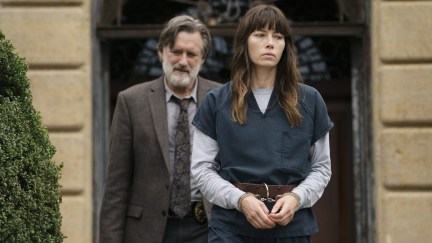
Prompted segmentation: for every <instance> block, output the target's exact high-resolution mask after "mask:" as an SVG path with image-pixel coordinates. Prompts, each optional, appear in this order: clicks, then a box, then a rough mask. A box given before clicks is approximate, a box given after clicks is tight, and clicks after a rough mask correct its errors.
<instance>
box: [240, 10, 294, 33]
mask: <svg viewBox="0 0 432 243" xmlns="http://www.w3.org/2000/svg"><path fill="white" fill-rule="evenodd" d="M248 17H249V19H248V20H247V23H249V27H248V30H249V31H248V32H249V33H252V32H253V31H255V30H261V29H266V28H268V29H270V30H274V31H276V32H278V33H281V34H283V35H284V36H288V35H291V29H290V27H289V23H288V20H287V19H286V17H285V15H284V14H283V13H282V12H281V11H280V10H279V9H276V8H270V7H269V6H268V5H262V6H259V7H258V8H256V11H255V13H251V14H250V15H249V16H248Z"/></svg>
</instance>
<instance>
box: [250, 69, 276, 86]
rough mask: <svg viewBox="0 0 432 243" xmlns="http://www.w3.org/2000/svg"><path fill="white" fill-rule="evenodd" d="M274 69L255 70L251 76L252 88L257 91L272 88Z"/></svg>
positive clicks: (274, 75)
mask: <svg viewBox="0 0 432 243" xmlns="http://www.w3.org/2000/svg"><path fill="white" fill-rule="evenodd" d="M275 78H276V68H272V69H270V70H269V69H268V68H265V69H264V68H261V69H255V72H254V73H253V75H252V86H253V87H255V88H258V89H262V88H270V87H274V84H275Z"/></svg>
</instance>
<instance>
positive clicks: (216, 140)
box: [191, 5, 333, 243]
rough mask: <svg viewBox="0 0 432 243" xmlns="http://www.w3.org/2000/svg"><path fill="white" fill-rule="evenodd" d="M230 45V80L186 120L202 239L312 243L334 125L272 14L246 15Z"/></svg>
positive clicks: (287, 32)
mask: <svg viewBox="0 0 432 243" xmlns="http://www.w3.org/2000/svg"><path fill="white" fill-rule="evenodd" d="M234 40H235V41H234V56H233V60H232V81H231V82H229V83H227V84H225V85H224V86H222V87H220V88H217V89H214V90H212V91H210V92H209V93H208V94H207V96H206V98H205V99H204V101H203V103H202V104H201V106H200V108H199V110H198V111H197V114H196V115H195V118H194V120H193V124H194V126H195V127H196V128H197V129H196V131H195V133H194V139H193V149H192V168H191V170H192V172H191V173H192V175H193V179H194V180H196V181H197V183H198V187H199V189H200V190H201V192H202V193H203V195H204V196H205V197H206V198H207V199H208V200H209V201H210V202H212V203H213V204H214V205H213V208H212V212H211V220H210V222H209V228H210V231H209V242H230V243H233V242H285V243H294V242H296V243H303V242H305V243H306V242H311V234H313V233H315V232H317V231H318V226H317V224H316V220H315V217H314V215H313V212H312V209H311V207H312V205H314V204H315V203H316V202H317V201H318V199H319V198H320V197H321V195H322V194H323V191H324V188H325V187H326V186H327V184H328V182H329V180H330V176H331V166H330V148H329V131H330V129H331V128H332V127H333V123H332V122H331V120H330V118H329V116H328V114H327V108H326V105H325V103H324V101H323V99H322V97H321V95H320V94H319V93H318V91H317V90H315V89H314V88H312V87H309V86H307V85H305V84H303V83H302V79H301V76H300V73H299V71H298V69H297V65H296V56H295V53H294V46H293V36H292V33H291V28H290V26H289V23H288V20H287V19H286V17H285V15H284V14H283V13H282V11H281V10H280V9H278V8H277V7H275V6H272V5H258V6H255V7H253V8H251V9H249V11H248V12H247V13H246V14H245V16H244V17H243V18H242V20H241V21H240V24H239V26H238V29H237V32H236V36H235V38H234Z"/></svg>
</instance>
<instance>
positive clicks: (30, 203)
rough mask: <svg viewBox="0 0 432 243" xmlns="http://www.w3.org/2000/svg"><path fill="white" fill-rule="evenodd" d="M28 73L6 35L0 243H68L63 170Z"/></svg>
mask: <svg viewBox="0 0 432 243" xmlns="http://www.w3.org/2000/svg"><path fill="white" fill-rule="evenodd" d="M27 70H28V67H27V65H26V64H25V62H24V59H23V58H20V57H19V56H18V55H17V54H16V53H15V50H14V48H13V46H12V45H11V43H10V42H9V41H7V40H6V39H5V36H4V35H3V34H2V33H1V32H0V242H44V243H45V242H62V241H63V238H64V236H63V234H62V232H61V230H60V227H61V219H62V218H61V214H60V209H59V204H60V202H61V194H60V185H59V179H60V170H61V167H62V165H56V163H55V162H54V161H53V160H52V157H53V155H54V153H55V147H54V146H53V145H52V144H51V143H50V141H49V138H48V131H47V130H46V128H44V127H43V126H42V122H41V117H40V115H39V113H38V112H37V111H36V110H35V109H34V108H33V105H32V96H31V92H30V88H29V80H28V78H27V76H26V73H27Z"/></svg>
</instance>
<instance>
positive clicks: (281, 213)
mask: <svg viewBox="0 0 432 243" xmlns="http://www.w3.org/2000/svg"><path fill="white" fill-rule="evenodd" d="M299 204H300V202H299V199H298V198H297V197H295V195H293V194H291V193H287V194H285V195H283V196H282V197H281V198H279V199H278V200H277V201H276V203H275V205H274V206H273V208H272V211H271V213H270V214H269V215H268V217H269V218H270V219H271V220H272V221H273V222H275V223H277V224H279V225H282V226H285V225H287V224H288V223H289V222H291V220H292V219H293V217H294V213H295V212H296V211H297V209H298V207H299Z"/></svg>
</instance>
